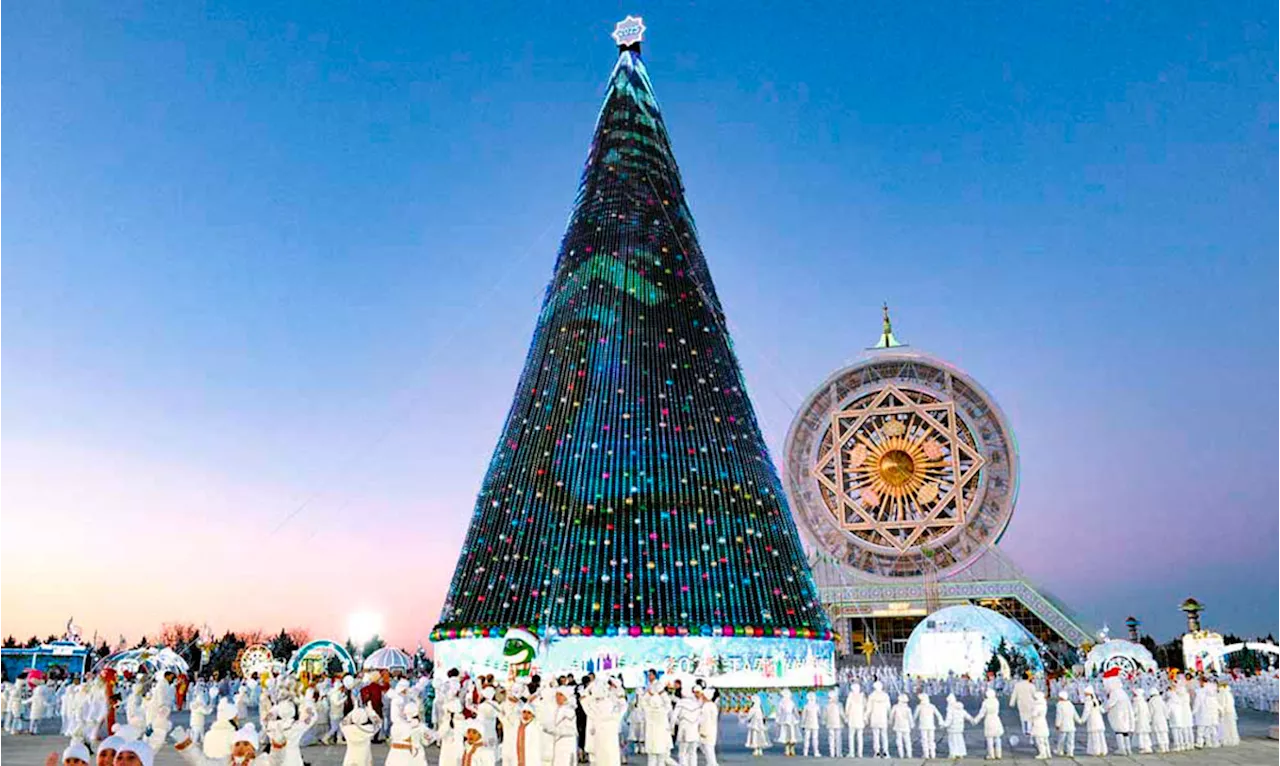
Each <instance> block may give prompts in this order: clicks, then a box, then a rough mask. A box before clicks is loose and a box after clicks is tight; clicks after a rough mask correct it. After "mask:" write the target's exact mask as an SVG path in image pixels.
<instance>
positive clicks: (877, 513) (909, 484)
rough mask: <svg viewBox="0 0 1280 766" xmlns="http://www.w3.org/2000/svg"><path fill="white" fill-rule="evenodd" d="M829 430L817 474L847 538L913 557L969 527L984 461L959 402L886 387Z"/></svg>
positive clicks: (834, 419)
mask: <svg viewBox="0 0 1280 766" xmlns="http://www.w3.org/2000/svg"><path fill="white" fill-rule="evenodd" d="M830 424H831V426H830V430H829V431H828V434H827V438H828V440H829V441H828V442H827V443H828V445H829V448H828V449H827V450H820V451H819V455H818V458H817V461H816V464H815V465H814V466H813V469H812V472H813V475H814V476H815V478H817V480H818V483H819V485H821V486H822V487H824V488H825V489H826V490H828V493H827V494H825V495H824V498H825V499H826V501H827V503H828V506H829V507H830V509H831V512H832V514H833V515H834V516H835V517H836V519H837V521H838V522H839V523H840V525H841V526H842V527H843V528H844V529H845V530H847V531H849V532H852V533H854V534H856V535H858V536H860V537H861V538H862V539H865V540H867V541H868V542H871V543H873V544H878V545H888V546H890V547H892V548H894V549H897V550H906V549H908V548H911V547H913V546H917V545H923V544H925V543H927V542H929V541H931V540H934V539H936V538H938V537H940V536H942V535H945V534H947V533H948V532H949V531H951V530H954V529H955V528H956V527H958V526H961V525H963V524H964V523H965V522H966V519H967V516H968V512H969V510H970V506H971V503H972V500H973V495H972V492H973V488H974V487H975V486H976V482H977V481H978V475H979V471H980V469H981V467H982V465H983V464H984V462H985V460H984V459H983V457H982V455H981V454H980V452H979V450H978V449H976V445H974V444H973V440H972V436H971V435H970V434H969V433H968V432H967V430H965V427H964V426H963V425H961V423H960V421H959V419H958V418H957V416H956V412H955V405H954V403H953V402H945V401H937V400H936V399H932V398H931V397H929V396H926V395H924V394H921V393H914V394H913V393H911V392H908V391H905V390H903V389H899V388H898V387H896V386H893V385H887V386H885V388H884V389H882V390H881V391H879V392H878V393H876V394H874V395H872V396H870V397H868V398H866V399H863V400H860V401H859V402H855V403H853V404H851V405H849V406H848V407H847V408H845V409H842V410H839V411H837V412H834V413H832V415H831V420H830Z"/></svg>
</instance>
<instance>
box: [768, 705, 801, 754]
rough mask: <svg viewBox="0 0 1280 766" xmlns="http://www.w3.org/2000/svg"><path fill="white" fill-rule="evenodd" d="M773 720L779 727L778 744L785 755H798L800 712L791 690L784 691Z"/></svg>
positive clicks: (775, 709) (774, 711)
mask: <svg viewBox="0 0 1280 766" xmlns="http://www.w3.org/2000/svg"><path fill="white" fill-rule="evenodd" d="M773 720H774V722H775V723H777V725H778V737H777V739H778V744H780V745H782V752H783V755H795V754H796V742H798V741H800V710H799V709H798V708H796V701H795V700H794V699H792V697H791V690H790V689H783V690H782V693H781V695H780V696H779V698H778V706H777V707H776V708H774V710H773Z"/></svg>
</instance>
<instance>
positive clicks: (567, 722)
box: [548, 689, 671, 766]
mask: <svg viewBox="0 0 1280 766" xmlns="http://www.w3.org/2000/svg"><path fill="white" fill-rule="evenodd" d="M572 695H573V692H572V691H571V690H565V689H557V690H556V692H555V699H556V708H555V716H554V718H552V720H551V725H550V726H549V727H548V728H549V730H550V731H551V737H552V742H553V744H552V753H551V764H552V766H573V763H574V761H575V760H576V756H577V754H578V718H577V713H576V710H575V708H574V706H573V704H572V702H571V698H572ZM646 723H647V721H646ZM665 731H666V734H667V756H666V761H670V760H671V756H670V751H671V731H670V729H665ZM653 758H654V756H653V755H652V754H650V756H649V763H650V764H651V766H654V764H655V763H657V762H661V758H660V759H659V761H657V762H655V761H654V760H653Z"/></svg>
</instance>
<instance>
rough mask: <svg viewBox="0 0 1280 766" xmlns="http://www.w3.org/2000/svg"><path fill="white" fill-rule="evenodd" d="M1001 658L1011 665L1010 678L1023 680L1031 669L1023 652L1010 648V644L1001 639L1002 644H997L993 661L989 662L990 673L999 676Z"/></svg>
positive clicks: (992, 656) (993, 653)
mask: <svg viewBox="0 0 1280 766" xmlns="http://www.w3.org/2000/svg"><path fill="white" fill-rule="evenodd" d="M1001 657H1003V658H1004V661H1005V662H1007V663H1009V677H1010V678H1015V679H1017V678H1022V677H1023V675H1024V674H1026V672H1027V670H1028V669H1030V665H1029V664H1028V663H1027V658H1026V657H1024V656H1023V655H1022V652H1019V651H1018V650H1017V649H1016V648H1014V647H1013V646H1010V645H1009V642H1007V641H1005V640H1004V639H1003V638H1001V639H1000V643H998V644H996V648H995V651H994V652H992V654H991V659H990V660H988V661H987V672H988V673H995V674H997V675H999V673H1000V658H1001Z"/></svg>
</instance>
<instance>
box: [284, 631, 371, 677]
mask: <svg viewBox="0 0 1280 766" xmlns="http://www.w3.org/2000/svg"><path fill="white" fill-rule="evenodd" d="M315 652H320V653H321V655H322V656H323V657H324V658H325V660H324V661H325V663H326V664H327V663H328V661H329V656H330V654H332V656H335V657H337V658H338V661H339V662H341V663H342V672H343V673H354V672H356V661H355V660H354V659H353V658H352V657H351V654H350V653H349V652H348V651H347V649H346V647H344V646H343V645H342V644H340V643H338V642H337V641H330V640H329V639H327V638H322V639H318V640H316V641H312V642H310V643H308V644H305V645H303V646H301V647H299V648H298V651H296V652H294V653H293V656H292V657H290V658H289V672H290V673H297V672H298V668H299V667H300V666H301V665H302V663H303V662H305V661H306V660H307V656H308V655H310V654H313V653H315Z"/></svg>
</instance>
